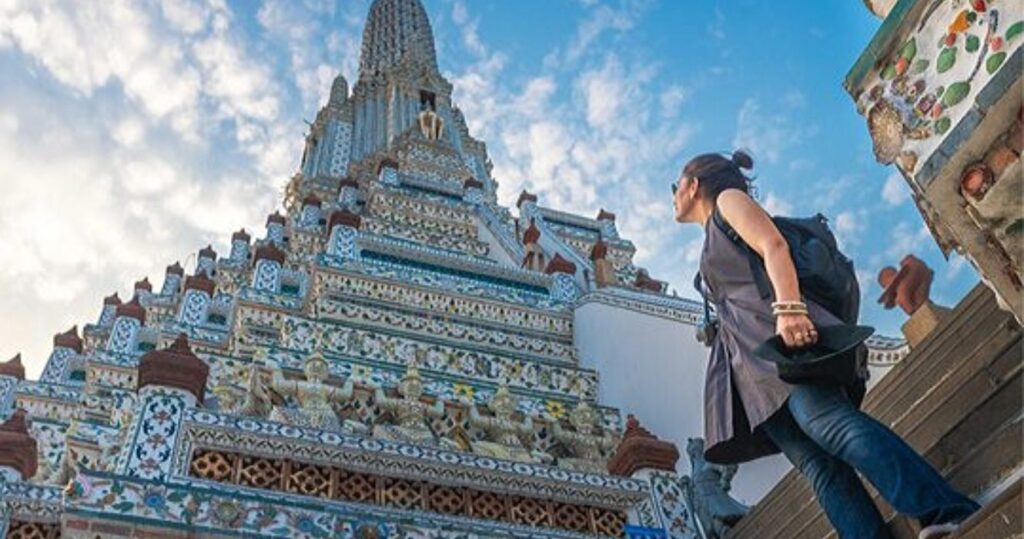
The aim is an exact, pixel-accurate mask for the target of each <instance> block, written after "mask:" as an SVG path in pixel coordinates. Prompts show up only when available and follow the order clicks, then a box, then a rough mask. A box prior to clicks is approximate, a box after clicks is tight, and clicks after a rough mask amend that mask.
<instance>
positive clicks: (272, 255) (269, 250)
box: [252, 243, 285, 264]
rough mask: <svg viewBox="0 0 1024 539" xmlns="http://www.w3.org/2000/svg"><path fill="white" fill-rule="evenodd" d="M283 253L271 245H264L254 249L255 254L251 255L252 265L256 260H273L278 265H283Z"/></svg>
mask: <svg viewBox="0 0 1024 539" xmlns="http://www.w3.org/2000/svg"><path fill="white" fill-rule="evenodd" d="M284 259H285V253H284V251H282V250H280V249H278V248H277V246H275V245H274V244H273V243H264V244H263V245H260V246H259V247H257V248H256V253H255V254H253V256H252V260H253V264H255V263H256V261H257V260H273V261H275V262H277V263H278V264H284Z"/></svg>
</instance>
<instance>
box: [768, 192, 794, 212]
mask: <svg viewBox="0 0 1024 539" xmlns="http://www.w3.org/2000/svg"><path fill="white" fill-rule="evenodd" d="M761 206H763V207H764V211H766V212H768V215H793V205H792V204H790V203H789V202H788V201H787V200H785V199H783V198H782V197H780V196H779V195H777V194H775V193H773V192H771V191H769V192H768V193H767V194H766V195H765V197H764V201H763V202H761Z"/></svg>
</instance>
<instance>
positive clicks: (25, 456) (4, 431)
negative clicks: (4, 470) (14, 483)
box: [0, 408, 39, 480]
mask: <svg viewBox="0 0 1024 539" xmlns="http://www.w3.org/2000/svg"><path fill="white" fill-rule="evenodd" d="M25 416H26V412H25V410H22V409H20V408H19V409H17V410H15V411H14V413H13V414H12V415H11V417H9V418H8V419H7V421H5V422H4V423H3V424H0V466H5V467H9V468H13V469H15V470H17V471H18V473H20V474H21V478H22V480H27V479H29V478H31V477H32V476H33V475H35V474H36V466H37V465H38V461H39V453H38V450H37V446H36V441H35V439H34V438H32V436H30V435H29V433H28V422H27V421H26V420H25Z"/></svg>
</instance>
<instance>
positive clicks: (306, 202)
mask: <svg viewBox="0 0 1024 539" xmlns="http://www.w3.org/2000/svg"><path fill="white" fill-rule="evenodd" d="M320 204H322V202H321V201H320V197H318V196H316V194H315V193H310V194H308V195H306V197H305V198H303V199H302V205H303V206H316V207H317V208H319V207H320Z"/></svg>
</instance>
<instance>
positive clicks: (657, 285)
mask: <svg viewBox="0 0 1024 539" xmlns="http://www.w3.org/2000/svg"><path fill="white" fill-rule="evenodd" d="M662 284H663V283H662V282H661V281H659V280H657V279H652V278H651V276H650V274H648V273H647V270H645V269H642V268H641V269H640V270H639V271H637V272H636V280H635V281H634V282H633V286H635V287H637V288H642V289H644V290H650V291H651V292H661V286H662Z"/></svg>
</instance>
